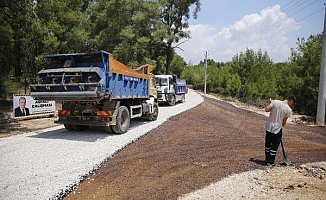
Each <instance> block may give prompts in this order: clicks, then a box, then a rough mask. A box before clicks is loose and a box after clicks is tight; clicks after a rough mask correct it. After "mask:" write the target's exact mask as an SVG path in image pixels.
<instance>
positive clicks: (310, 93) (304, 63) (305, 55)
mask: <svg viewBox="0 0 326 200" xmlns="http://www.w3.org/2000/svg"><path fill="white" fill-rule="evenodd" d="M297 45H298V47H297V48H296V49H292V50H291V57H290V60H291V70H289V72H288V73H289V74H296V76H295V77H290V76H287V77H284V80H288V78H290V80H291V79H294V80H295V82H294V83H295V84H292V85H290V86H289V87H290V88H291V91H292V94H294V95H296V97H297V102H296V104H295V109H296V110H298V111H299V112H300V113H302V114H307V115H315V114H316V110H317V103H316V102H318V87H319V73H320V65H321V64H320V62H321V52H322V34H318V35H311V36H309V37H308V39H304V38H298V40H297ZM299 77H300V78H299Z"/></svg>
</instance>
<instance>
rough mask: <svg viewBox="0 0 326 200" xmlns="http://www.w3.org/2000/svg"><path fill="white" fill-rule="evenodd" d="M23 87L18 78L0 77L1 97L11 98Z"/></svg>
mask: <svg viewBox="0 0 326 200" xmlns="http://www.w3.org/2000/svg"><path fill="white" fill-rule="evenodd" d="M21 88H22V85H21V84H20V83H18V82H17V81H16V80H11V79H4V78H0V99H4V100H6V99H9V98H11V97H12V95H13V94H16V93H17V91H19V90H20V89H21Z"/></svg>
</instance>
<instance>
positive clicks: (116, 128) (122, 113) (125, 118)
mask: <svg viewBox="0 0 326 200" xmlns="http://www.w3.org/2000/svg"><path fill="white" fill-rule="evenodd" d="M129 126H130V115H129V110H128V108H127V107H126V106H121V107H120V108H119V110H118V114H117V124H116V125H113V126H112V131H113V132H114V133H116V134H123V133H125V132H127V130H128V129H129Z"/></svg>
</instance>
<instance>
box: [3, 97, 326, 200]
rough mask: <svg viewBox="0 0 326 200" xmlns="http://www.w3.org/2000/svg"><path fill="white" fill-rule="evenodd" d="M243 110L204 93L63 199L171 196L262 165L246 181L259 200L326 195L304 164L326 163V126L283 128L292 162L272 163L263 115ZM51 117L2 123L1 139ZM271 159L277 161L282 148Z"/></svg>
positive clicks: (323, 173)
mask: <svg viewBox="0 0 326 200" xmlns="http://www.w3.org/2000/svg"><path fill="white" fill-rule="evenodd" d="M247 109H248V108H247ZM249 109H250V110H244V109H239V108H238V107H235V106H233V105H231V104H229V103H226V102H224V101H219V100H216V99H211V98H205V102H204V103H203V104H201V105H199V106H197V107H196V108H193V109H191V110H189V111H186V112H184V113H182V114H180V115H177V116H175V117H173V118H172V119H171V120H169V121H167V122H166V123H164V124H163V125H161V126H159V127H158V128H157V129H155V130H153V131H151V132H150V133H149V134H147V135H146V136H144V137H142V138H141V139H139V140H138V141H137V142H135V143H133V144H131V145H129V146H128V147H127V148H125V149H123V150H122V151H120V152H119V153H118V154H116V155H115V156H114V157H113V158H111V159H109V160H108V161H107V162H105V163H104V164H103V165H102V167H101V168H100V169H99V170H97V171H96V172H95V173H94V174H92V175H90V176H89V177H88V178H87V179H85V180H84V181H83V182H82V183H81V185H79V186H78V188H76V189H75V190H74V191H73V192H71V193H70V194H69V195H67V196H66V197H64V199H72V200H73V199H94V198H95V199H177V198H178V197H180V196H183V195H186V194H188V193H190V192H193V191H196V190H199V189H201V188H203V187H206V186H208V185H210V184H211V183H215V182H218V181H221V180H223V179H224V178H226V177H228V176H231V175H234V174H238V173H242V172H247V171H251V170H256V169H260V170H264V175H263V176H261V177H256V178H255V179H253V180H252V181H253V182H255V184H259V185H263V186H264V187H263V188H262V190H261V191H260V193H259V194H260V196H258V197H259V198H257V199H267V198H269V199H279V198H285V199H326V184H325V179H326V166H325V164H320V165H316V164H307V163H314V162H322V161H326V128H325V127H316V126H307V125H297V124H289V125H287V126H286V129H285V130H284V135H283V142H284V145H285V149H286V153H287V155H288V156H289V158H290V159H291V161H292V163H293V165H292V166H288V167H283V166H279V167H274V168H270V167H266V166H265V164H264V162H263V159H264V135H265V129H264V127H265V123H266V119H267V117H266V116H264V115H261V114H257V112H256V111H261V110H259V109H257V108H254V109H251V108H249ZM253 110H254V111H255V112H253ZM53 120H54V118H41V119H32V120H28V121H18V122H16V123H11V124H10V125H6V126H5V127H4V126H3V124H0V125H1V126H0V136H8V135H10V134H20V133H23V132H26V131H32V130H34V129H41V128H46V127H49V126H53V125H55V124H53ZM301 124H302V123H301ZM14 125H15V126H14ZM16 125H18V126H16ZM276 159H277V160H276V161H277V162H278V163H282V162H283V158H282V152H281V150H280V149H279V151H278V153H277V158H276ZM238 189H241V188H238ZM230 192H232V191H230ZM276 194H277V196H275V195H276Z"/></svg>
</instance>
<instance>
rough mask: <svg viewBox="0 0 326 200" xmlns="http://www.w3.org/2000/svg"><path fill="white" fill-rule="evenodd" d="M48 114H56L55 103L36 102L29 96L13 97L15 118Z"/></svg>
mask: <svg viewBox="0 0 326 200" xmlns="http://www.w3.org/2000/svg"><path fill="white" fill-rule="evenodd" d="M47 112H55V101H40V100H35V99H34V98H33V97H31V96H29V95H14V96H13V114H14V117H24V116H28V115H35V114H39V113H47Z"/></svg>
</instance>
